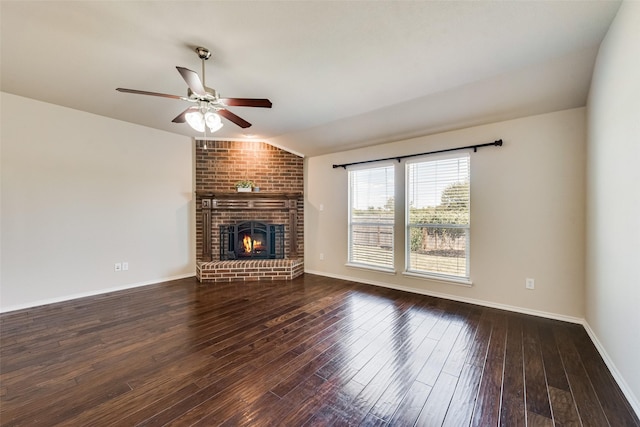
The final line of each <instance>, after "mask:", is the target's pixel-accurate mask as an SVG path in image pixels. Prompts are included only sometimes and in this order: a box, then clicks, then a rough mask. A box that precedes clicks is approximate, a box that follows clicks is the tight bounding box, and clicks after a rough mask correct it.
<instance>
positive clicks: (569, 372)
mask: <svg viewBox="0 0 640 427" xmlns="http://www.w3.org/2000/svg"><path fill="white" fill-rule="evenodd" d="M525 402H526V406H525ZM0 424H2V426H3V427H4V426H20V425H21V426H24V425H27V426H29V427H32V426H33V427H38V426H47V427H49V426H56V425H64V426H92V427H93V426H98V427H101V426H108V427H111V426H130V425H131V426H133V425H136V426H160V425H163V426H193V425H195V426H209V425H223V426H251V427H261V426H264V427H271V426H277V425H282V426H314V427H315V426H322V425H327V426H346V425H363V426H393V427H395V426H414V425H427V426H431V425H444V426H449V427H460V426H469V425H482V426H484V425H497V424H500V425H503V426H518V425H523V426H524V425H527V426H534V425H553V424H555V425H557V426H560V425H562V426H573V425H576V426H582V427H587V426H608V425H609V426H614V425H615V426H616V427H617V426H618V425H620V426H631V427H640V423H638V421H637V417H636V415H635V414H634V413H633V410H632V409H631V405H630V404H629V403H628V402H627V401H626V400H625V399H624V396H623V394H622V392H621V391H620V388H619V387H618V386H617V385H616V383H615V381H614V379H613V376H611V374H610V372H609V371H608V370H607V368H606V365H605V364H604V361H603V360H602V358H601V357H600V356H599V354H598V352H597V350H596V348H595V346H593V344H592V343H591V341H590V340H589V337H588V335H587V334H586V332H585V331H584V328H583V327H582V326H580V325H573V324H567V323H563V322H558V321H551V320H546V319H540V318H535V317H532V316H527V315H521V314H514V313H508V312H504V311H500V310H496V309H491V308H486V307H479V306H473V305H471V304H465V303H458V302H455V301H448V300H444V299H439V298H435V297H430V296H424V295H417V294H410V293H405V292H401V291H397V290H393V289H389V288H382V287H375V286H370V285H364V284H358V283H355V282H350V281H344V280H338V279H330V278H326V277H321V276H314V275H311V274H305V275H303V276H301V277H299V278H297V279H295V280H292V281H274V282H255V283H253V282H249V283H244V282H229V283H217V284H213V285H204V284H200V283H198V282H197V281H196V280H195V279H194V278H188V279H181V280H176V281H171V282H166V283H162V284H156V285H150V286H145V287H140V288H135V289H130V290H125V291H119V292H112V293H109V294H103V295H96V296H93V297H87V298H82V299H78V300H73V301H68V302H62V303H58V304H51V305H48V306H43V307H35V308H30V309H27V310H20V311H16V312H10V313H4V314H1V315H0Z"/></svg>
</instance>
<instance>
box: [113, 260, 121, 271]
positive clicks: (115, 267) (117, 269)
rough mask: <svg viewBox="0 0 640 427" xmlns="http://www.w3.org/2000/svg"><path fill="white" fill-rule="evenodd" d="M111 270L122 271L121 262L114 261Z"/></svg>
mask: <svg viewBox="0 0 640 427" xmlns="http://www.w3.org/2000/svg"><path fill="white" fill-rule="evenodd" d="M113 270H114V271H122V264H121V263H119V262H116V263H115V264H114V266H113Z"/></svg>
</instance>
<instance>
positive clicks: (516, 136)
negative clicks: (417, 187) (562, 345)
mask: <svg viewBox="0 0 640 427" xmlns="http://www.w3.org/2000/svg"><path fill="white" fill-rule="evenodd" d="M488 102H490V100H488ZM585 127H586V125H585V109H584V108H578V109H572V110H566V111H561V112H557V113H551V114H545V115H540V116H533V117H527V118H523V119H518V120H511V121H507V122H501V123H495V124H491V125H486V126H478V127H473V128H468V129H464V130H458V131H453V132H448V133H443V134H438V135H432V136H427V137H422V138H416V139H411V140H407V141H401V142H395V143H390V144H384V145H380V146H376V147H374V148H367V149H359V150H352V151H347V152H342V153H336V154H331V155H325V156H318V157H311V158H308V159H306V167H305V174H306V177H305V178H306V179H305V182H306V184H305V185H306V188H305V203H306V205H305V270H306V271H307V272H311V273H317V274H324V275H327V276H333V277H342V278H348V279H353V280H358V281H362V282H365V283H372V284H380V285H383V286H391V287H396V288H400V289H408V290H412V291H415V292H420V293H427V294H432V295H443V296H447V297H450V298H454V299H458V300H463V301H472V302H482V303H485V304H486V305H492V306H496V307H503V308H517V309H518V310H520V311H525V312H531V313H536V314H543V315H550V316H551V317H556V318H561V319H567V320H572V321H580V319H582V317H583V315H584V227H585V222H584V205H585V201H584V197H585V189H584V180H585V177H584V166H585ZM496 139H503V141H504V145H503V147H501V148H497V147H488V148H482V149H480V150H478V152H477V153H471V267H470V270H471V280H472V281H473V286H472V287H462V286H458V285H454V284H449V283H442V282H437V281H430V280H425V279H416V278H412V277H407V276H403V275H402V271H403V259H404V255H403V253H402V252H400V253H399V255H397V256H396V270H397V272H396V274H395V275H391V274H384V273H376V272H371V271H366V270H362V269H355V268H350V267H346V266H345V263H346V261H347V171H345V170H343V169H342V168H339V169H333V168H332V165H333V164H334V163H335V164H340V163H347V162H353V161H360V160H367V159H376V158H383V157H389V156H397V155H402V154H413V153H421V152H425V151H432V150H438V149H443V148H451V147H458V146H466V145H472V144H479V143H485V142H491V141H494V140H496ZM400 165H403V163H402V164H400ZM403 186H404V182H402V179H396V198H401V197H403V194H404V189H403ZM320 205H323V208H324V210H322V211H321V210H320ZM395 232H396V233H397V234H402V233H403V228H402V225H401V224H399V225H398V226H397V227H396V231H395ZM400 241H401V240H400ZM396 242H398V240H396ZM398 246H400V247H396V250H397V251H402V250H403V248H402V246H401V245H398ZM321 253H322V254H324V260H320V254H321ZM527 277H532V278H534V279H535V284H536V289H535V290H533V291H531V290H526V289H525V286H524V285H525V278H527Z"/></svg>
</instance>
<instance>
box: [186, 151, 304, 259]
mask: <svg viewBox="0 0 640 427" xmlns="http://www.w3.org/2000/svg"><path fill="white" fill-rule="evenodd" d="M204 146H205V142H204V141H196V191H197V192H208V193H232V192H235V191H236V188H235V183H236V182H238V181H241V180H251V181H253V182H254V184H255V185H256V186H258V187H260V193H261V194H262V193H300V195H302V193H303V190H304V182H303V158H302V157H298V156H296V155H295V154H291V153H289V152H287V151H284V150H281V149H279V148H276V147H274V146H272V145H269V144H266V143H263V142H238V141H206V147H207V148H206V149H205V148H204ZM231 215H234V216H237V218H234V220H233V221H231ZM251 219H253V220H257V221H265V222H271V223H274V224H287V212H286V211H282V212H280V211H254V212H251V211H218V212H216V213H214V212H212V230H211V237H212V241H213V246H214V247H213V251H212V255H213V257H214V260H216V259H219V258H218V256H219V252H218V249H217V246H216V245H218V244H219V229H218V226H219V225H220V224H221V223H225V224H229V223H230V222H237V221H241V220H251ZM285 233H288V227H286V229H285ZM285 240H287V241H288V239H285ZM297 251H298V256H299V257H302V256H303V252H304V207H303V200H302V196H301V197H300V199H299V202H298V233H297ZM288 253H289V248H288V242H287V248H286V249H285V254H288ZM196 254H197V258H198V260H199V261H200V260H201V259H202V211H201V201H200V198H199V197H196Z"/></svg>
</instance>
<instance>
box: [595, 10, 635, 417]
mask: <svg viewBox="0 0 640 427" xmlns="http://www.w3.org/2000/svg"><path fill="white" fill-rule="evenodd" d="M588 123H589V125H588V145H587V148H588V150H587V153H588V155H587V159H588V160H587V172H588V175H587V176H588V179H587V255H586V283H587V287H586V320H587V323H588V327H589V328H590V329H591V332H592V336H595V341H596V342H597V343H598V344H599V345H600V346H601V349H602V350H604V352H605V355H606V357H605V359H608V361H609V362H610V367H611V368H613V369H612V371H613V372H614V374H617V376H618V382H619V383H620V384H621V385H622V386H623V389H626V390H625V391H627V396H628V397H629V400H630V401H632V404H634V406H635V410H636V412H637V413H639V414H640V400H639V398H640V364H639V361H640V333H639V332H638V326H639V325H640V275H639V271H640V270H639V266H640V3H638V2H625V3H623V4H622V6H621V7H620V10H619V11H618V14H617V16H616V18H615V20H614V22H613V24H612V25H611V27H610V29H609V32H608V33H607V36H606V38H605V39H604V41H603V42H602V44H601V46H600V51H599V53H598V59H597V62H596V67H595V71H594V75H593V80H592V84H591V91H590V94H589V103H588Z"/></svg>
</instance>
